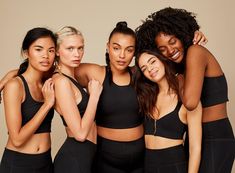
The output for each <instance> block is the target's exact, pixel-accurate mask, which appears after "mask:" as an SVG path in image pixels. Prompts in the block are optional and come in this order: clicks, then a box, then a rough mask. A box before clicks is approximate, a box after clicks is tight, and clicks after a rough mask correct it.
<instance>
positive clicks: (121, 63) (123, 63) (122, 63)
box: [117, 61, 126, 66]
mask: <svg viewBox="0 0 235 173" xmlns="http://www.w3.org/2000/svg"><path fill="white" fill-rule="evenodd" d="M117 63H118V65H121V66H123V65H125V64H126V62H125V61H117Z"/></svg>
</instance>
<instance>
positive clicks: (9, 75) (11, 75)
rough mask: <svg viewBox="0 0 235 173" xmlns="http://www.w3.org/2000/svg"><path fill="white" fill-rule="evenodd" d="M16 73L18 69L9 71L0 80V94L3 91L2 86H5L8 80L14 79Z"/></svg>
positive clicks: (0, 100) (0, 98)
mask: <svg viewBox="0 0 235 173" xmlns="http://www.w3.org/2000/svg"><path fill="white" fill-rule="evenodd" d="M17 72H18V69H16V70H11V71H9V72H8V73H7V74H6V75H5V76H4V77H3V78H2V79H1V81H0V93H1V92H2V90H3V88H4V86H5V85H6V83H7V82H8V81H9V80H10V79H12V78H14V77H15V76H16V75H17ZM1 102H2V97H1V95H0V103H1Z"/></svg>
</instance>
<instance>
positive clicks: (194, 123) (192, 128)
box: [138, 53, 202, 173]
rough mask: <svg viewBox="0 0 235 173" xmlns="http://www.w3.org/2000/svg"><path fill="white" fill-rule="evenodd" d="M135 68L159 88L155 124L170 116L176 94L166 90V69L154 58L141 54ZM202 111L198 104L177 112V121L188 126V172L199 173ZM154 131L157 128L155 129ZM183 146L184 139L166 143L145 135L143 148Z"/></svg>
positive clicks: (168, 140)
mask: <svg viewBox="0 0 235 173" xmlns="http://www.w3.org/2000/svg"><path fill="white" fill-rule="evenodd" d="M138 65H139V67H140V69H141V71H142V73H143V75H144V76H145V77H146V78H147V79H148V80H150V81H152V82H154V83H156V85H158V87H159V93H158V96H157V100H156V109H155V111H154V112H153V115H152V118H153V119H154V120H155V121H157V120H159V119H161V118H163V117H165V116H167V115H168V114H169V113H170V112H172V111H173V110H174V109H175V107H176V105H177V102H178V97H177V95H176V93H175V92H174V91H173V90H172V89H169V84H168V82H167V79H166V77H165V66H164V64H163V63H162V62H161V61H160V59H159V58H158V57H156V56H155V55H151V54H148V53H142V54H141V55H140V57H139V60H138ZM201 117H202V108H201V105H200V104H199V105H198V107H197V108H196V109H194V110H193V111H188V110H187V109H186V108H185V107H184V106H183V105H182V106H181V108H180V111H179V119H180V121H181V122H182V123H184V124H187V125H188V133H189V153H190V156H189V168H188V172H190V173H196V172H198V168H199V164H200V157H201V155H200V153H201V138H202V127H201ZM156 130H157V127H156ZM180 144H183V139H182V140H181V139H169V138H165V137H160V136H154V135H145V145H146V148H149V149H163V148H168V147H172V146H177V145H180Z"/></svg>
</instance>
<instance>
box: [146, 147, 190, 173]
mask: <svg viewBox="0 0 235 173" xmlns="http://www.w3.org/2000/svg"><path fill="white" fill-rule="evenodd" d="M144 168H145V169H144V172H145V173H187V172H188V161H187V159H186V156H185V152H184V147H183V146H182V145H178V146H174V147H169V148H165V149H156V150H153V149H146V151H145V165H144Z"/></svg>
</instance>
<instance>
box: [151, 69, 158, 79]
mask: <svg viewBox="0 0 235 173" xmlns="http://www.w3.org/2000/svg"><path fill="white" fill-rule="evenodd" d="M157 74H158V70H156V71H152V72H150V77H152V78H153V77H155V76H157Z"/></svg>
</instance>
